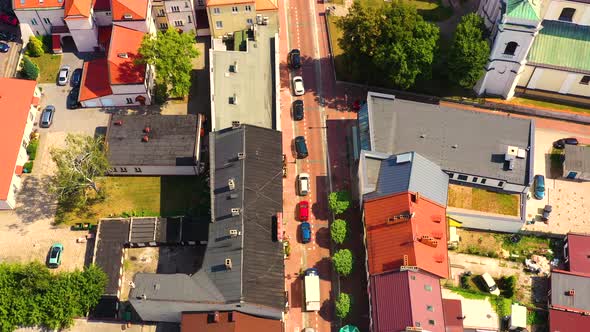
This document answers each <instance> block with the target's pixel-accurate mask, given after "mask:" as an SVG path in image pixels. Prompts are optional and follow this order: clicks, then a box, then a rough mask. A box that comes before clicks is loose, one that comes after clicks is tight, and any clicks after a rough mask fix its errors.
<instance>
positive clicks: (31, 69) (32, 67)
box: [21, 56, 39, 80]
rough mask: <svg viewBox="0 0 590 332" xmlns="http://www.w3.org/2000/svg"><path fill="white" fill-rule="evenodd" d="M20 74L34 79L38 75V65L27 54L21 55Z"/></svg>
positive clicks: (28, 78)
mask: <svg viewBox="0 0 590 332" xmlns="http://www.w3.org/2000/svg"><path fill="white" fill-rule="evenodd" d="M21 76H22V77H23V78H25V79H27V80H36V79H37V77H39V66H37V65H36V64H35V63H33V61H31V59H30V58H29V57H28V56H24V57H23V62H22V69H21Z"/></svg>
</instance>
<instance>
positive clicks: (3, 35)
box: [0, 31, 16, 42]
mask: <svg viewBox="0 0 590 332" xmlns="http://www.w3.org/2000/svg"><path fill="white" fill-rule="evenodd" d="M0 40H3V41H11V42H13V41H15V40H16V35H15V34H13V33H10V32H6V31H0Z"/></svg>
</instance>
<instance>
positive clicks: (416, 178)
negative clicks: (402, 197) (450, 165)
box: [365, 152, 449, 206]
mask: <svg viewBox="0 0 590 332" xmlns="http://www.w3.org/2000/svg"><path fill="white" fill-rule="evenodd" d="M402 159H404V160H405V161H402ZM367 165H368V167H367V169H369V164H367ZM448 188H449V176H448V175H447V174H446V173H445V172H443V171H442V170H441V169H440V167H439V166H438V165H436V164H435V163H433V162H431V161H430V160H428V159H426V158H424V157H422V156H421V155H420V154H418V153H415V152H407V153H401V154H398V155H393V156H390V157H389V158H387V159H384V160H381V163H380V165H379V176H378V179H377V182H376V188H375V191H374V192H372V193H369V194H366V195H365V199H371V198H376V197H382V196H386V195H390V194H396V193H402V192H407V191H409V192H414V193H420V195H422V196H424V197H426V198H428V199H430V200H432V201H434V202H436V203H438V204H440V205H442V206H446V205H447V194H448Z"/></svg>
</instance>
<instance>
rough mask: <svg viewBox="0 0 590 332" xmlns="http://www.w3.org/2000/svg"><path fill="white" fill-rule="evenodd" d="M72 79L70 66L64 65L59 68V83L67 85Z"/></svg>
mask: <svg viewBox="0 0 590 332" xmlns="http://www.w3.org/2000/svg"><path fill="white" fill-rule="evenodd" d="M69 79H70V66H63V67H61V69H60V70H59V76H58V77H57V85H66V84H68V80H69Z"/></svg>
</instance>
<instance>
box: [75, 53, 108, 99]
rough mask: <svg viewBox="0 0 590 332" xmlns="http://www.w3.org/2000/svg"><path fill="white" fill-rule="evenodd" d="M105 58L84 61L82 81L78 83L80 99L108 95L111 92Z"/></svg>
mask: <svg viewBox="0 0 590 332" xmlns="http://www.w3.org/2000/svg"><path fill="white" fill-rule="evenodd" d="M107 71H108V62H107V59H104V58H103V59H96V60H92V61H86V62H84V69H83V71H82V82H81V84H80V101H85V100H89V99H94V98H98V97H103V96H108V95H110V94H112V93H113V91H112V90H111V86H110V84H109V77H108V75H106V74H105V73H106V72H107Z"/></svg>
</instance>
